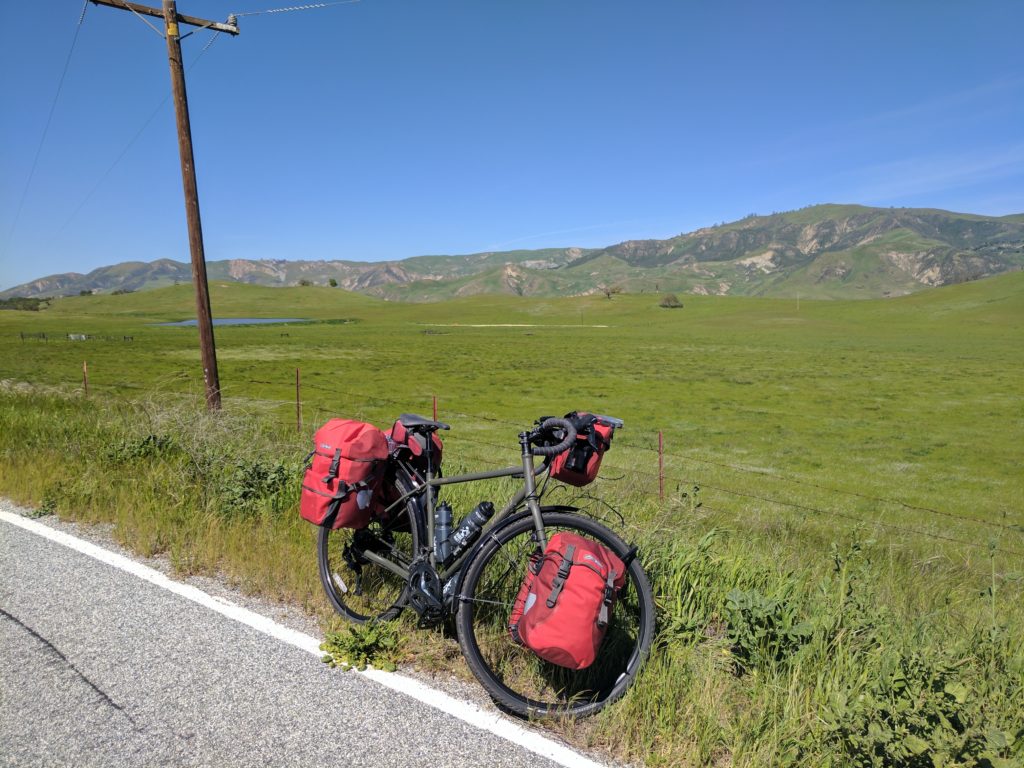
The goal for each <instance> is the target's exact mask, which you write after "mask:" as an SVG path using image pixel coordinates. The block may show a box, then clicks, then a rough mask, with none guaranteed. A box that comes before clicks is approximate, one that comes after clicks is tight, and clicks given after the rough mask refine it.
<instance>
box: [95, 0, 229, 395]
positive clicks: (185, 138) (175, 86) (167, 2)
mask: <svg viewBox="0 0 1024 768" xmlns="http://www.w3.org/2000/svg"><path fill="white" fill-rule="evenodd" d="M91 1H92V3H93V4H95V5H108V6H110V7H111V8H120V9H121V10H127V11H131V12H132V13H135V14H137V15H140V16H155V17H158V18H162V19H163V20H164V37H165V38H166V40H167V58H168V60H169V63H170V67H171V90H172V92H173V95H174V114H175V116H176V118H177V123H178V151H179V154H180V155H181V183H182V186H183V187H184V191H185V216H186V218H187V220H188V246H189V251H190V252H191V254H192V283H193V284H194V285H195V289H196V323H197V325H198V326H199V348H200V353H201V355H202V362H203V382H204V383H205V385H206V407H207V409H208V410H211V411H216V410H220V376H219V374H218V373H217V352H216V347H215V345H214V340H213V315H212V313H211V312H210V288H209V285H208V284H207V280H206V254H205V252H204V251H203V226H202V222H201V221H200V218H199V190H198V188H197V186H196V168H195V159H194V158H193V156H192V127H191V124H190V123H189V118H188V97H187V96H186V93H185V68H184V67H183V66H182V62H181V37H182V35H181V32H180V30H179V25H180V24H188V25H191V26H194V27H199V28H202V29H213V30H216V31H217V32H226V33H227V34H229V35H237V34H238V26H237V25H236V24H235V23H234V19H233V18H231V17H229V19H228V23H226V24H221V23H219V22H215V21H207V20H205V19H197V18H195V17H193V16H182V15H181V14H179V13H178V9H177V6H176V4H175V2H174V0H163V9H158V8H149V7H147V6H144V5H139V4H138V3H132V2H127V0H91ZM188 34H191V33H188Z"/></svg>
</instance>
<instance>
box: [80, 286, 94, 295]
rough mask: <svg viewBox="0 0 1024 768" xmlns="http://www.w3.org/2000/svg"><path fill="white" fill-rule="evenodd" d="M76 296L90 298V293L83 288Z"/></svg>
mask: <svg viewBox="0 0 1024 768" xmlns="http://www.w3.org/2000/svg"><path fill="white" fill-rule="evenodd" d="M78 295H79V296H92V291H90V290H89V289H88V288H84V289H83V290H81V291H79V292H78Z"/></svg>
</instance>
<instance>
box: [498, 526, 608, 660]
mask: <svg viewBox="0 0 1024 768" xmlns="http://www.w3.org/2000/svg"><path fill="white" fill-rule="evenodd" d="M625 582H626V566H625V564H624V563H623V562H622V560H620V559H619V557H618V556H617V555H616V554H615V553H614V552H612V551H611V550H610V549H608V548H607V547H605V546H604V545H603V544H600V543H598V542H596V541H591V540H590V539H586V538H584V537H582V536H578V535H577V534H574V533H565V532H560V533H556V534H555V535H554V536H552V537H551V540H550V541H549V542H548V546H547V548H546V549H545V550H544V555H543V557H541V558H540V559H539V561H538V562H536V563H531V564H530V567H529V568H527V575H526V578H525V579H524V581H523V585H522V587H521V588H520V597H522V600H518V599H517V601H516V604H515V605H513V615H512V617H511V618H510V620H509V628H510V630H511V631H512V637H513V639H514V640H518V641H519V642H521V643H522V644H523V645H525V646H526V647H527V648H529V649H530V650H532V651H533V652H534V653H536V654H537V655H538V656H539V657H540V658H542V659H544V660H545V661H549V662H551V663H552V664H557V665H558V666H560V667H568V668H569V669H585V668H587V667H589V666H590V665H591V664H593V663H594V659H596V658H597V651H598V649H599V648H600V647H601V641H602V640H604V636H605V633H606V632H607V630H608V622H609V621H610V620H611V614H612V610H613V609H614V608H615V600H616V598H617V597H618V593H619V590H621V589H622V586H623V584H625ZM524 593H525V594H524ZM517 611H519V612H518V615H517Z"/></svg>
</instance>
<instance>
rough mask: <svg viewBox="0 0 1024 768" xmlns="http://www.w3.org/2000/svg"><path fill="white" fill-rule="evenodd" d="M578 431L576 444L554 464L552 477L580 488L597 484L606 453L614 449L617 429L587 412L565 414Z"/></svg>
mask: <svg viewBox="0 0 1024 768" xmlns="http://www.w3.org/2000/svg"><path fill="white" fill-rule="evenodd" d="M565 418H567V419H568V420H569V421H571V422H572V425H573V426H574V427H576V444H575V445H573V446H572V447H570V448H568V449H567V450H565V451H562V453H560V454H558V455H557V456H555V458H554V459H552V460H551V472H550V475H551V477H552V478H553V479H555V480H560V481H562V482H563V483H567V484H569V485H575V486H577V487H579V486H583V485H587V484H588V483H592V482H594V480H595V479H596V478H597V473H598V470H600V468H601V458H602V457H603V456H604V452H605V451H607V450H608V449H609V448H611V447H612V435H614V434H615V427H613V426H612V425H611V424H609V423H607V422H605V421H603V420H601V419H600V418H598V417H597V416H593V415H592V414H589V413H585V412H583V411H573V412H572V413H567V414H565Z"/></svg>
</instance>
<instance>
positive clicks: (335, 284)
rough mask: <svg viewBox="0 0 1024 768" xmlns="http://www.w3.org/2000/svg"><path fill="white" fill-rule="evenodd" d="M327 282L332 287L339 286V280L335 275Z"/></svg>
mask: <svg viewBox="0 0 1024 768" xmlns="http://www.w3.org/2000/svg"><path fill="white" fill-rule="evenodd" d="M327 284H328V285H329V286H331V288H337V287H338V281H337V280H335V279H334V278H333V277H332V278H331V279H330V280H328V281H327Z"/></svg>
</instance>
